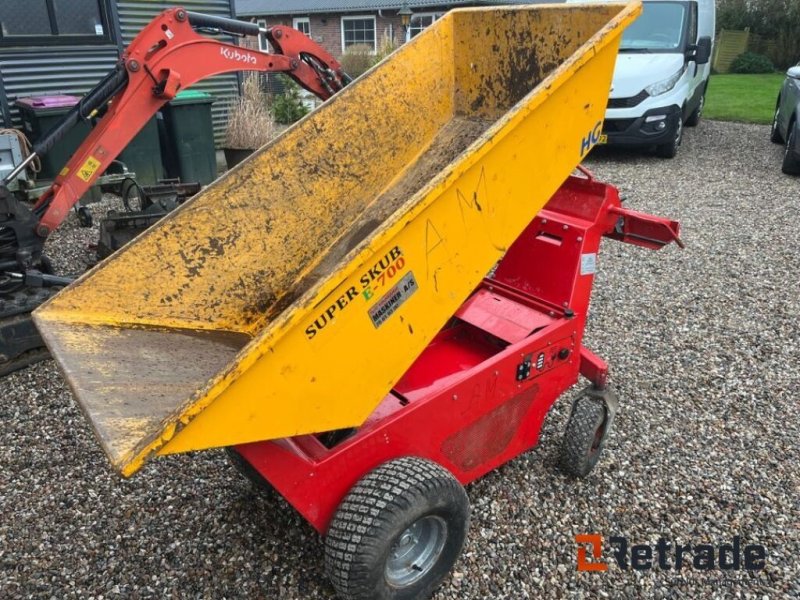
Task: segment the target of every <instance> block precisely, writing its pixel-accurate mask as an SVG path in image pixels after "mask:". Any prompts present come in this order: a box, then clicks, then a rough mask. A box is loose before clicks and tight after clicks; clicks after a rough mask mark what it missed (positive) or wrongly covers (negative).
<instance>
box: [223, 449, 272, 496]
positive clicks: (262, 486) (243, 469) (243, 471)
mask: <svg viewBox="0 0 800 600" xmlns="http://www.w3.org/2000/svg"><path fill="white" fill-rule="evenodd" d="M225 454H226V455H227V456H228V462H230V463H231V465H233V468H234V469H236V470H237V471H238V472H239V474H240V475H241V476H242V477H244V478H245V479H247V480H248V481H249V482H250V483H251V484H253V487H254V488H255V489H256V490H258V491H259V492H263V493H271V492H272V490H273V489H274V488H273V487H272V485H271V484H270V482H269V481H267V480H266V479H265V478H264V476H263V475H262V474H261V473H259V472H258V471H257V470H256V468H255V467H254V466H253V465H251V464H250V463H249V462H248V461H247V459H245V458H244V457H243V456H242V455H241V454H239V453H238V452H237V451H236V450H234V449H233V448H225Z"/></svg>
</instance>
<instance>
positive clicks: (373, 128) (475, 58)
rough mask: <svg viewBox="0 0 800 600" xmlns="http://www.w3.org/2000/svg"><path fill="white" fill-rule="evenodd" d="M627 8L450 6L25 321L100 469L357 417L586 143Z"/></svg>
mask: <svg viewBox="0 0 800 600" xmlns="http://www.w3.org/2000/svg"><path fill="white" fill-rule="evenodd" d="M640 10H641V8H640V4H639V3H631V4H585V5H576V4H562V5H543V6H514V7H493V8H477V9H465V10H455V11H452V12H450V13H448V14H447V15H446V16H445V17H444V18H442V19H440V20H438V21H437V22H436V23H435V24H434V25H433V26H431V27H429V28H428V29H426V30H425V31H424V32H423V33H421V34H420V35H419V36H417V37H416V38H414V40H412V41H411V42H410V43H408V44H405V45H404V46H403V47H402V48H400V49H399V50H398V51H397V52H395V53H394V54H392V55H391V56H390V57H388V58H387V59H386V60H384V61H383V62H381V63H380V64H379V65H377V66H376V67H374V68H373V69H372V70H370V71H369V72H368V73H366V74H365V75H364V76H362V77H361V78H359V79H358V80H356V81H355V82H354V83H352V84H351V85H350V86H348V87H347V88H346V89H345V90H344V91H342V92H340V93H339V94H337V95H336V96H334V97H333V98H332V99H331V100H329V101H328V102H326V103H325V104H324V105H323V106H322V107H320V108H319V109H318V110H316V111H314V112H313V113H312V114H310V115H309V116H307V117H306V118H304V119H303V120H302V121H300V122H298V123H297V124H295V125H294V126H293V127H291V128H290V129H288V130H287V131H286V132H284V133H283V134H282V135H281V136H280V137H278V138H277V139H275V140H274V141H273V142H271V143H269V144H267V145H266V146H264V147H263V148H261V149H260V150H259V151H258V152H257V153H255V154H254V155H253V156H252V157H251V158H250V159H249V160H247V161H246V162H245V163H243V164H241V165H239V166H238V167H237V168H235V169H233V170H231V171H230V172H228V173H226V174H225V175H224V176H222V177H221V178H219V179H218V180H217V181H215V182H214V183H212V184H211V185H209V186H208V187H207V188H206V189H205V190H204V191H202V192H201V193H200V194H198V195H197V196H195V198H194V199H192V200H191V201H189V202H187V203H186V204H185V205H184V206H182V207H181V208H180V209H178V210H177V211H175V212H174V213H173V214H171V215H170V216H169V217H167V218H165V219H164V220H163V221H161V222H160V223H159V224H158V225H156V226H155V227H153V228H152V229H150V230H148V231H147V232H146V233H145V234H144V235H142V236H141V237H139V238H138V239H136V240H134V241H133V242H131V243H130V244H128V245H127V246H126V247H124V248H123V249H122V250H121V251H119V252H118V253H116V254H114V255H113V256H111V257H110V258H109V259H107V260H105V261H104V262H102V263H100V264H99V265H98V266H96V267H95V268H94V269H92V270H91V271H90V272H89V273H87V274H86V275H84V276H83V277H82V278H81V279H79V280H78V281H77V282H75V283H74V284H73V285H71V286H70V287H69V288H67V289H66V290H64V291H63V292H62V293H60V294H59V295H58V296H57V297H55V298H54V299H52V300H51V301H50V302H48V303H47V304H45V305H44V306H42V307H41V308H39V309H38V310H37V311H36V313H35V320H36V324H37V325H38V327H39V329H40V331H41V333H42V336H43V338H44V339H45V341H46V343H47V345H48V347H49V348H50V351H51V352H52V354H53V356H54V357H55V359H56V360H57V361H58V363H59V365H60V366H61V368H62V370H63V372H64V374H65V376H66V378H67V380H68V381H69V384H70V385H71V387H72V389H73V391H74V393H75V397H76V398H77V400H78V402H79V403H80V405H81V407H82V409H83V411H84V412H85V414H86V416H87V417H88V419H89V420H90V421H91V423H92V425H93V427H94V429H95V431H96V433H97V436H98V438H99V439H100V442H101V443H102V445H103V447H104V449H105V451H106V453H107V454H108V456H109V458H110V460H111V462H112V463H113V465H114V466H115V467H116V468H117V469H118V470H119V471H120V472H121V473H122V474H123V475H125V476H129V475H131V474H132V473H134V472H135V471H136V470H137V469H139V468H140V467H141V465H142V463H143V461H144V460H145V459H147V458H148V457H150V456H151V455H153V454H171V453H176V452H186V451H191V450H199V449H203V448H212V447H220V446H229V445H234V444H241V443H246V442H252V441H258V440H268V439H275V438H281V437H287V436H294V435H298V434H307V433H316V432H323V431H328V430H333V429H339V428H345V427H353V426H358V425H359V424H361V423H363V422H364V420H365V419H366V417H367V416H368V415H369V414H370V412H371V411H372V410H373V409H374V408H375V406H376V405H377V404H378V403H379V401H380V400H381V399H382V398H383V397H384V396H385V395H386V394H387V393H388V392H389V390H390V389H391V388H392V385H393V384H394V383H395V382H396V381H397V380H398V378H399V377H400V376H401V375H402V374H403V373H404V371H405V370H406V369H407V368H408V367H409V366H410V365H411V363H412V362H413V361H414V359H415V358H416V357H417V356H418V355H419V354H420V352H421V351H422V350H423V349H424V348H425V346H426V345H427V344H428V343H429V342H430V340H431V339H432V337H433V336H434V335H435V334H436V333H437V332H438V331H439V330H440V329H441V327H442V326H443V325H444V324H445V323H446V322H447V321H448V319H450V318H451V316H452V315H453V314H454V312H455V311H456V310H457V308H458V307H459V305H460V304H461V303H462V302H463V301H464V300H465V299H466V298H467V297H468V296H469V294H470V293H471V292H472V290H473V289H474V288H475V286H476V285H477V284H478V283H479V282H480V280H481V278H482V277H483V276H484V275H485V274H486V273H487V272H488V271H489V270H490V269H491V268H492V266H493V265H494V264H495V263H496V261H497V260H498V259H499V258H500V257H501V256H502V255H503V253H504V251H505V250H506V249H507V248H508V247H509V245H510V244H511V243H512V242H513V241H514V240H515V239H516V238H517V237H518V236H519V235H520V233H521V232H522V231H523V229H524V228H525V226H526V225H527V224H528V223H529V222H530V220H531V219H532V218H533V217H534V216H535V215H536V213H537V212H538V211H539V209H540V208H541V207H542V206H543V205H544V204H545V202H546V201H547V200H548V199H549V198H550V196H552V195H553V193H554V192H555V191H556V189H557V188H558V187H559V185H560V184H561V183H562V182H563V181H564V180H565V178H566V177H567V176H568V175H569V174H570V172H571V171H572V170H573V169H574V168H575V166H576V165H577V164H578V163H579V162H580V161H581V159H582V158H583V157H584V156H585V155H586V153H587V152H588V151H589V149H590V148H591V147H592V145H593V144H594V143H596V142H597V140H598V137H599V134H600V130H601V125H602V119H603V114H604V112H605V108H606V100H607V98H608V90H609V86H610V82H611V75H612V72H613V69H614V61H615V57H616V54H617V49H618V45H619V40H620V36H621V34H622V30H623V28H624V27H625V26H626V25H627V24H628V23H630V22H631V21H632V20H633V19H634V18H635V17H636V16H637V15H638V13H639V11H640Z"/></svg>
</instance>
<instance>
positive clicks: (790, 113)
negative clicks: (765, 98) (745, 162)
mask: <svg viewBox="0 0 800 600" xmlns="http://www.w3.org/2000/svg"><path fill="white" fill-rule="evenodd" d="M770 139H772V141H773V142H775V143H776V144H784V151H783V172H784V173H787V174H789V175H800V63H798V64H797V66H796V67H792V68H791V69H789V70H788V71H786V80H785V81H784V82H783V85H782V86H781V91H780V93H779V94H778V102H777V104H776V105H775V116H774V117H773V118H772V132H771V133H770Z"/></svg>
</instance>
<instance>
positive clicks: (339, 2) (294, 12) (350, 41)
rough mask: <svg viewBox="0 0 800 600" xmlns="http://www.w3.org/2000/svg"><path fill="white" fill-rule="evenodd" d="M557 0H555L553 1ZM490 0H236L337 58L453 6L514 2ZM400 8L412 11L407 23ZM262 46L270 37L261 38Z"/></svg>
mask: <svg viewBox="0 0 800 600" xmlns="http://www.w3.org/2000/svg"><path fill="white" fill-rule="evenodd" d="M545 1H548V0H545ZM549 1H553V0H549ZM513 2H514V0H511V2H509V1H506V2H502V1H500V2H497V1H491V0H450V1H448V2H443V0H410V1H407V0H281V1H278V0H236V1H235V7H234V10H235V11H236V16H237V17H238V18H240V19H248V20H253V21H258V22H260V23H262V24H264V25H265V26H271V25H289V26H292V27H294V28H296V29H299V30H300V31H302V32H304V33H305V34H307V35H309V36H311V38H312V39H313V40H314V41H316V42H317V43H319V44H320V45H322V46H323V47H324V48H325V49H326V50H328V52H330V53H331V54H332V55H334V56H336V57H337V58H339V57H341V55H342V53H343V52H344V51H345V49H346V48H347V47H348V46H353V45H356V44H358V45H367V46H372V48H373V49H375V50H377V48H378V47H379V46H380V45H381V43H382V41H383V40H385V39H388V40H391V41H393V42H394V43H395V44H397V45H399V44H402V43H403V42H404V41H406V40H408V39H410V38H412V37H414V36H415V35H416V34H418V33H419V32H421V31H422V30H423V29H425V27H427V26H428V25H430V24H431V23H433V22H434V21H435V20H436V19H438V18H439V17H441V16H442V15H443V14H444V13H446V12H447V11H448V10H450V9H451V8H455V7H457V6H477V5H490V4H510V3H513ZM401 11H410V12H411V15H410V20H409V25H408V27H403V24H402V19H401V16H400V14H399V13H400V12H401ZM261 43H262V49H266V48H265V44H266V41H265V40H262V42H261Z"/></svg>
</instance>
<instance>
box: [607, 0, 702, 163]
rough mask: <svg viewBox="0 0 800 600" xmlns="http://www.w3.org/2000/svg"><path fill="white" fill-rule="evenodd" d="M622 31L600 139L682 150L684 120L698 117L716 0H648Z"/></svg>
mask: <svg viewBox="0 0 800 600" xmlns="http://www.w3.org/2000/svg"><path fill="white" fill-rule="evenodd" d="M643 9H644V10H643V11H642V14H641V16H640V17H639V18H638V19H636V21H634V22H633V23H632V24H631V25H630V26H629V27H628V28H627V29H626V30H625V32H624V33H623V35H622V42H621V44H620V49H619V56H617V65H616V68H615V69H614V79H613V82H612V84H611V96H610V98H609V101H608V109H607V110H606V119H605V123H604V124H603V135H601V136H600V143H607V144H614V145H620V146H655V148H656V154H658V156H661V157H663V158H672V157H674V156H675V154H676V153H677V152H678V147H679V146H680V143H681V138H682V136H683V126H684V124H685V125H687V126H690V127H692V126H694V125H697V123H698V122H699V121H700V115H701V114H702V112H703V104H704V103H705V96H706V88H707V86H708V76H709V75H710V74H711V64H710V58H711V50H712V40H713V39H714V27H715V21H716V10H715V7H714V0H644V2H643Z"/></svg>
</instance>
